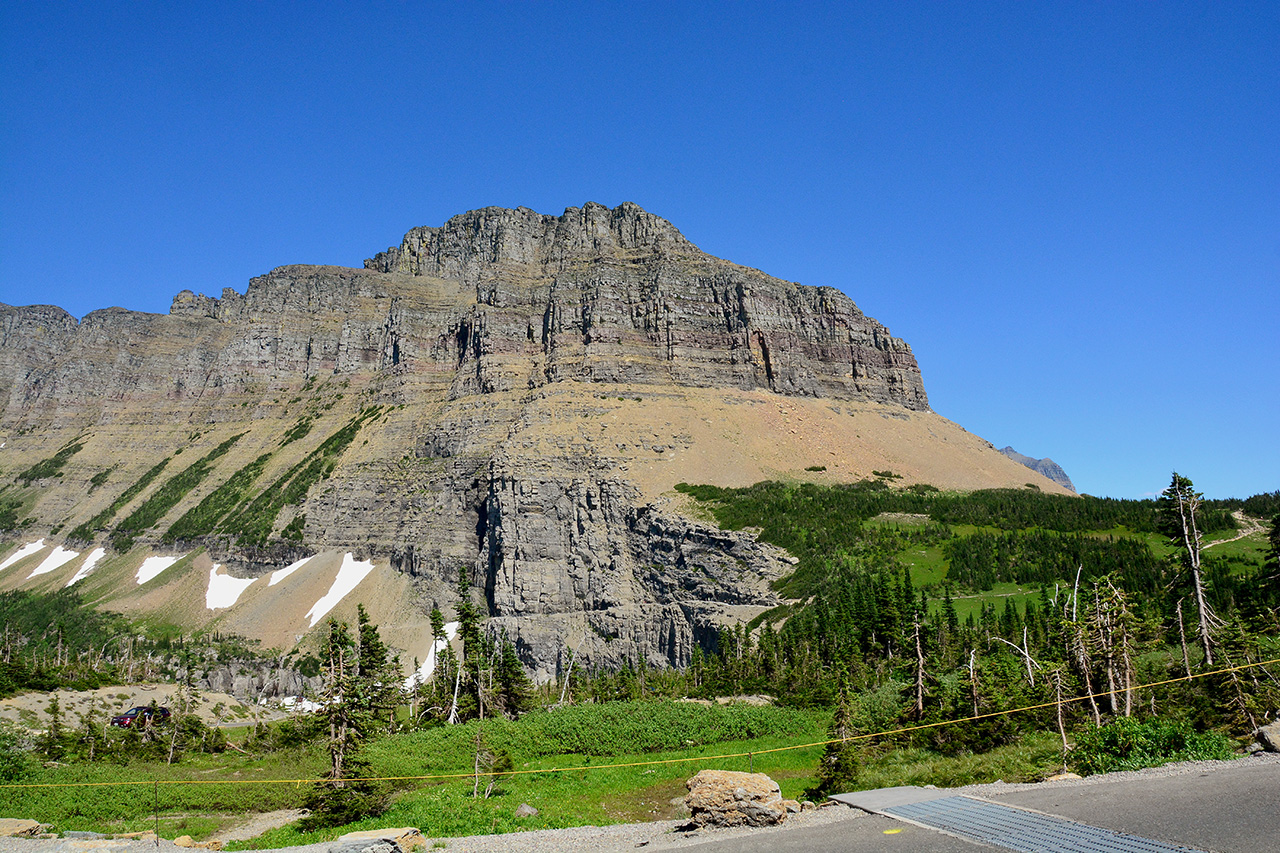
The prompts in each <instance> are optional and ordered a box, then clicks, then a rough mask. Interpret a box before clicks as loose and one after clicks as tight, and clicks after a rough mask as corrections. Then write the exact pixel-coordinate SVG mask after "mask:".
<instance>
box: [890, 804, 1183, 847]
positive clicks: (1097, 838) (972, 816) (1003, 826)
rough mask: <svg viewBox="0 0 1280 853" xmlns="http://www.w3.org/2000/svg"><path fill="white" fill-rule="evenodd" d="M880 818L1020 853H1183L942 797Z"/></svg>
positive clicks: (1079, 825) (1055, 820)
mask: <svg viewBox="0 0 1280 853" xmlns="http://www.w3.org/2000/svg"><path fill="white" fill-rule="evenodd" d="M883 813H884V814H887V815H890V816H892V817H898V818H902V819H904V820H909V821H911V822H912V823H916V824H919V825H921V826H927V827H929V828H931V829H940V830H943V831H944V832H949V833H952V834H953V835H958V836H960V837H962V838H967V839H970V840H972V841H980V842H983V843H986V844H991V845H994V846H996V847H1005V848H1007V849H1010V850H1017V851H1021V853H1188V851H1192V848H1190V847H1178V846H1177V845H1172V844H1165V843H1163V842H1160V841H1153V840H1151V839H1149V838H1141V837H1139V836H1136V835H1126V834H1124V833H1122V832H1112V831H1111V830H1109V829H1100V828H1099V827H1096V826H1089V825H1087V824H1083V823H1076V822H1075V821H1071V820H1067V819H1065V818H1060V817H1054V816H1053V815H1046V814H1041V813H1039V812H1032V811H1026V810H1024V809H1018V808H1013V807H1012V806H1006V805H1001V804H999V803H990V802H987V801H986V800H978V799H974V798H973V797H946V798H944V799H938V800H930V801H928V802H922V803H905V804H903V805H895V806H889V807H887V808H885V809H883Z"/></svg>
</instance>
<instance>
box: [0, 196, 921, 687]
mask: <svg viewBox="0 0 1280 853" xmlns="http://www.w3.org/2000/svg"><path fill="white" fill-rule="evenodd" d="M0 336H2V337H0V433H2V435H0V438H2V439H6V440H7V441H8V447H7V449H5V450H2V451H0V453H5V454H8V455H7V456H5V457H3V458H2V459H0V469H2V470H3V472H4V474H3V476H4V478H5V479H6V480H12V479H13V476H14V474H15V472H17V471H19V470H21V469H23V468H26V467H28V466H30V465H31V464H33V463H34V462H36V461H39V460H41V459H44V458H47V457H49V456H51V455H52V454H53V453H54V452H55V451H57V450H58V449H59V448H61V447H64V446H67V445H68V443H69V442H71V441H73V440H74V441H77V442H79V443H80V444H81V445H82V448H81V449H78V450H76V451H75V453H74V454H73V455H72V456H70V457H69V460H70V461H68V462H67V463H66V465H65V468H63V469H61V470H60V472H59V473H58V475H57V476H56V477H49V478H46V479H45V480H43V481H40V482H37V483H36V484H35V485H34V486H33V487H32V488H33V489H34V492H33V494H34V498H33V502H32V503H31V510H30V519H31V521H30V524H32V525H34V527H33V528H32V529H43V530H45V531H47V532H50V533H52V532H53V531H55V530H72V529H73V528H76V526H77V525H81V524H84V523H85V522H87V521H89V520H90V519H91V518H95V517H97V514H99V513H100V512H102V511H104V509H105V510H107V511H108V516H107V520H106V521H105V522H104V521H101V520H98V521H96V522H95V523H96V524H97V525H98V527H97V528H96V529H95V530H94V531H93V536H94V537H95V538H96V539H98V540H99V541H100V542H101V541H104V540H105V538H106V535H107V534H108V533H109V532H110V530H111V528H112V525H113V524H115V523H118V522H119V521H120V519H121V518H123V517H124V516H125V515H126V514H128V512H130V511H131V509H133V508H136V507H137V506H138V504H139V502H141V501H144V500H146V499H147V497H148V496H149V495H150V494H152V493H153V492H154V490H155V489H156V488H158V487H159V484H160V482H162V480H160V481H157V482H156V483H155V484H154V485H152V486H151V487H149V488H146V489H143V490H142V491H141V492H140V493H138V494H137V495H136V496H135V497H132V498H130V499H129V500H127V501H126V502H125V504H124V505H123V506H121V507H118V508H117V509H115V510H111V506H110V505H111V502H112V501H113V500H114V499H116V498H118V497H120V496H122V495H125V494H126V489H127V488H128V487H129V486H130V485H131V484H133V483H135V482H137V481H138V480H139V478H140V477H141V476H142V474H143V473H144V472H146V471H148V470H149V469H151V468H152V467H153V466H155V465H156V464H157V463H158V462H160V461H163V460H166V459H168V460H170V461H169V462H168V465H169V466H170V467H169V468H168V469H167V472H168V473H166V475H165V476H168V475H169V473H175V472H177V471H180V470H182V469H183V468H184V467H186V466H187V465H189V464H190V463H191V462H193V461H194V460H195V459H197V458H199V457H200V456H201V455H203V454H205V453H207V452H208V451H209V449H210V448H211V447H213V446H214V445H216V444H218V442H220V441H224V440H226V439H228V438H230V437H232V436H236V435H239V436H242V437H241V438H239V439H238V441H237V442H236V443H235V445H234V448H233V449H232V450H231V451H229V452H227V453H226V454H225V456H221V457H219V458H218V460H217V462H216V464H215V465H214V466H213V469H212V474H210V475H209V476H208V478H207V480H203V481H201V482H200V483H198V484H197V485H196V486H195V487H194V488H193V489H192V491H191V492H190V494H189V496H187V497H185V498H183V499H182V500H181V501H180V502H179V503H178V504H176V505H175V506H174V507H173V508H172V509H171V510H169V511H168V513H167V514H166V515H165V516H164V517H163V518H162V519H161V520H160V521H159V522H157V523H156V524H155V526H154V527H152V528H150V529H149V530H146V531H143V532H142V533H141V534H140V535H139V541H141V542H144V543H153V544H154V543H159V542H160V541H161V539H162V537H163V536H164V534H165V532H166V530H168V528H169V526H170V525H172V524H173V522H174V521H175V520H176V519H177V518H178V516H180V515H182V514H183V513H185V512H187V511H189V510H191V509H192V508H193V507H195V506H196V504H198V503H199V502H200V501H202V500H204V499H205V498H208V497H209V496H210V494H211V493H212V492H213V491H214V490H215V489H217V488H218V487H219V486H221V485H222V484H224V483H226V482H227V481H229V480H231V479H232V477H233V475H235V474H236V473H237V472H248V473H242V474H241V476H242V477H247V478H249V480H250V482H251V485H250V486H249V487H248V488H247V489H246V490H245V491H244V492H243V497H242V498H240V499H239V500H240V501H241V502H240V504H239V506H240V509H241V510H243V509H244V508H245V507H247V506H249V502H250V501H252V500H254V498H255V496H258V495H262V494H265V493H267V492H269V491H270V490H271V489H272V488H275V486H273V484H275V483H280V484H283V483H285V482H287V481H288V478H289V477H293V476H294V475H295V473H296V471H298V470H301V468H300V467H299V466H302V467H305V465H304V463H306V464H312V463H308V462H307V460H308V459H315V458H318V457H316V456H315V454H321V455H323V451H324V447H325V446H326V445H325V444H324V443H325V441H326V440H328V439H329V437H330V436H336V435H337V434H338V433H339V431H340V429H341V428H342V427H343V425H344V424H349V423H351V422H352V418H354V417H356V416H357V415H358V414H359V413H361V412H367V411H370V410H371V409H376V411H377V412H378V413H379V414H378V417H377V418H374V419H372V420H368V421H362V422H361V424H360V425H358V434H357V435H356V436H355V438H354V439H352V440H351V441H350V443H349V444H345V445H343V448H344V449H342V450H341V452H339V453H338V454H337V455H336V456H334V457H333V458H329V457H324V459H326V460H327V461H326V462H325V463H324V464H325V466H327V467H323V469H322V470H321V469H317V470H320V471H321V476H319V477H318V479H316V480H314V482H311V484H310V485H308V486H307V487H306V488H303V490H302V493H301V494H300V495H299V494H293V495H291V496H290V497H289V498H288V499H287V501H288V502H287V503H285V505H284V509H283V510H281V509H279V508H278V507H277V508H276V509H274V510H272V512H273V513H274V514H272V515H270V516H269V517H267V518H266V519H265V521H264V523H265V524H266V527H267V528H268V529H269V531H270V532H269V534H267V538H266V541H265V542H258V543H256V544H253V545H252V547H251V546H250V545H249V544H246V542H245V541H244V539H243V537H242V536H240V537H238V536H237V535H235V534H227V533H223V532H220V531H222V530H224V529H226V528H225V526H224V528H218V527H217V526H216V525H215V526H213V527H210V528H209V535H208V536H207V537H205V538H204V539H203V540H201V541H197V542H193V543H189V544H193V545H196V544H204V545H206V546H208V547H209V548H210V550H211V553H213V554H214V555H215V556H216V557H217V558H218V559H220V560H227V561H230V562H232V563H234V564H236V565H237V566H238V567H239V568H241V569H244V570H248V571H251V572H253V571H256V572H262V571H265V570H267V569H269V568H275V567H278V563H279V562H281V561H283V560H285V559H286V558H288V559H292V558H293V557H294V556H296V555H297V554H298V553H299V552H305V551H315V550H320V549H340V548H345V549H352V550H355V551H358V552H359V553H360V554H362V555H369V556H373V557H380V558H383V559H386V560H388V561H389V562H390V563H391V565H393V566H394V567H395V568H397V569H399V570H400V571H402V572H404V573H406V574H407V575H409V576H410V577H412V578H413V579H414V582H415V584H416V587H417V589H418V591H419V594H420V601H419V602H417V603H415V604H414V605H413V606H414V607H419V606H420V607H421V609H423V610H425V609H429V607H430V603H431V602H432V601H438V602H439V603H441V604H442V605H443V606H445V607H446V608H447V607H448V605H449V603H450V602H451V601H452V600H453V596H454V594H455V593H454V591H453V585H454V584H455V583H456V579H457V577H458V569H459V568H460V567H463V566H465V567H468V568H469V570H470V571H469V574H470V577H471V578H473V579H474V580H475V582H476V584H477V587H476V589H475V591H474V593H475V595H476V597H477V600H479V597H480V596H481V595H483V598H484V599H485V601H486V602H487V604H488V610H489V614H490V617H491V627H492V629H493V630H495V631H497V630H505V631H507V633H508V634H509V636H511V637H512V638H513V639H515V640H516V642H517V647H518V649H519V650H520V652H521V654H522V655H523V657H524V659H525V661H526V662H527V663H528V664H529V665H530V666H531V667H532V668H534V670H535V672H536V673H537V674H538V675H539V676H540V677H544V678H545V677H550V676H552V675H555V674H556V673H557V672H560V673H562V672H563V670H564V668H565V667H566V666H567V665H568V660H569V657H570V656H577V659H578V660H581V661H583V662H584V663H587V664H592V663H594V664H599V665H609V664H614V663H618V662H620V661H622V660H623V659H629V660H632V661H639V660H646V659H647V660H650V661H653V662H655V663H657V662H667V663H671V664H675V665H682V664H684V663H686V662H687V661H688V659H689V657H690V655H691V654H692V650H693V649H694V648H695V647H696V646H698V645H704V646H708V645H710V644H712V643H713V642H714V632H715V630H716V627H717V625H719V624H722V623H723V622H725V621H732V620H733V619H735V618H737V617H738V616H741V615H742V614H743V613H755V612H759V610H760V609H762V608H765V607H768V606H771V605H773V604H775V603H776V599H775V597H774V595H773V593H772V592H771V591H770V588H769V582H770V581H771V580H773V579H776V578H777V577H778V576H779V575H781V574H782V573H783V572H784V570H786V569H787V568H788V567H787V565H786V563H785V562H783V561H781V560H780V559H779V555H778V554H775V553H773V551H772V550H771V549H769V548H767V547H764V546H761V545H760V544H758V543H756V542H755V541H754V539H753V538H752V537H751V536H750V535H747V534H740V533H726V532H722V531H719V530H717V529H715V528H713V527H710V526H708V525H705V524H702V523H699V522H694V521H691V520H689V519H686V518H684V517H682V516H680V515H679V514H678V513H676V512H674V511H673V510H670V509H667V508H664V507H661V506H658V505H655V504H651V503H650V502H649V501H648V500H646V499H644V498H642V497H641V490H640V488H639V487H638V486H637V485H636V481H635V480H634V479H633V476H632V473H634V472H636V471H637V470H642V468H643V466H644V465H648V464H650V463H651V462H652V461H653V460H654V459H663V460H669V459H672V458H675V456H676V454H677V452H683V451H684V450H685V449H687V448H688V447H690V446H691V441H692V439H690V438H689V437H688V436H683V437H681V436H680V435H675V434H674V433H676V432H678V430H677V429H676V428H675V427H673V426H672V425H671V424H669V423H667V424H665V426H664V425H663V422H662V416H661V415H655V416H654V419H653V421H654V423H655V424H656V426H655V428H654V432H653V437H651V436H649V435H647V434H630V433H629V432H628V431H627V430H629V429H632V428H631V427H626V426H615V425H614V424H615V423H618V424H622V423H624V421H620V420H618V419H619V417H621V416H623V415H627V416H628V417H632V415H633V414H634V413H631V414H628V410H627V409H626V408H625V407H627V406H632V405H633V402H634V406H635V407H636V408H637V409H638V408H640V407H647V406H656V405H660V404H661V403H660V401H661V400H663V399H666V398H668V397H671V396H672V395H677V394H678V393H683V392H681V391H680V389H723V390H724V391H725V392H726V393H728V392H733V393H737V392H742V393H744V394H756V395H759V394H764V395H767V396H772V395H780V396H782V397H798V398H811V399H819V398H820V399H827V400H831V401H844V402H856V403H865V404H879V405H883V406H888V407H890V408H891V409H892V410H893V411H900V412H904V413H921V414H922V416H923V415H925V414H928V399H927V397H926V395H925V391H924V387H923V384H922V382H921V377H920V371H919V368H918V366H917V365H916V361H915V358H914V357H913V356H912V354H911V350H910V348H909V347H908V346H907V344H906V343H904V342H903V341H901V340H899V339H897V338H894V337H892V336H891V335H890V334H889V331H888V330H887V329H886V328H885V327H884V326H882V325H881V324H879V323H877V322H876V321H875V320H872V319H871V318H868V317H866V316H865V315H863V314H862V312H861V311H859V310H858V308H857V306H856V305H855V304H854V303H853V301H852V300H850V299H849V298H848V297H847V296H845V295H844V294H842V293H840V292H839V291H836V290H833V289H831V288H822V287H805V286H801V285H797V284H794V283H791V282H787V281H782V280H779V279H776V278H772V277H770V276H767V275H765V274H764V273H761V272H759V271H757V270H753V269H748V268H745V267H741V266H737V265H735V264H732V263H730V262H728V261H723V260H720V259H718V258H713V257H711V256H709V255H707V254H705V253H703V252H701V251H700V250H698V249H697V248H696V247H695V246H694V245H693V244H692V243H690V242H689V241H688V240H686V239H685V238H684V237H683V236H682V235H681V234H680V232H679V231H677V230H676V229H675V227H673V226H672V225H671V224H670V223H668V222H667V221H666V220H663V219H661V218H660V217H657V216H654V215H652V214H649V213H646V212H645V211H643V210H641V209H640V208H639V207H637V206H635V205H633V204H623V205H621V206H619V207H617V208H614V209H608V208H606V207H603V206H601V205H597V204H587V205H585V206H583V207H581V208H569V209H567V210H566V211H565V212H564V213H563V214H562V215H560V216H548V215H542V214H538V213H535V212H534V211H531V210H528V209H525V208H521V209H518V210H505V209H500V208H485V209H483V210H477V211H472V212H470V213H466V214H463V215H461V216H456V217H454V218H452V219H450V220H449V221H448V222H446V223H445V224H444V225H443V226H441V227H439V228H415V229H413V230H411V231H409V232H408V233H407V234H406V235H405V236H404V239H403V240H402V241H401V243H400V245H399V246H397V247H392V248H390V249H388V250H387V251H385V252H382V253H379V254H377V255H376V256H375V257H373V258H372V259H370V260H368V261H366V262H365V268H364V269H350V268H344V267H322V266H286V267H280V268H278V269H276V270H273V271H271V272H270V273H268V274H267V275H264V276H260V277H257V278H254V279H253V280H252V281H250V283H249V286H248V289H247V291H246V293H245V294H244V295H241V294H239V293H237V292H236V291H234V290H230V289H228V290H224V291H223V293H222V296H221V297H220V298H213V297H209V296H203V295H198V294H194V293H192V292H190V291H183V292H181V293H179V294H178V295H177V296H176V297H175V298H174V301H173V307H172V308H171V310H170V313H169V314H167V315H154V314H141V313H137V312H131V311H125V310H122V309H118V308H110V309H105V310H102V311H95V312H93V313H91V314H89V315H87V316H86V317H84V318H83V319H82V320H80V321H79V322H77V321H76V320H75V319H74V318H73V317H71V316H70V315H69V314H67V313H66V312H65V311H62V310H61V309H58V308H53V307H49V306H29V307H26V308H13V307H9V306H0ZM743 399H744V400H745V399H746V398H743ZM755 399H756V398H752V400H755ZM642 400H643V402H642ZM929 416H930V417H932V415H929ZM634 422H635V418H634V417H632V421H625V423H634ZM668 427H669V428H670V429H669V430H668V433H670V434H664V435H663V436H662V437H661V438H658V437H657V436H658V432H657V429H659V428H662V429H667V428H668ZM794 431H795V430H794V429H793V430H792V432H794ZM735 440H736V439H735ZM186 448H191V450H190V455H183V456H179V455H177V454H179V453H181V452H182V451H183V450H184V449H186ZM308 454H312V455H310V456H309V455H308ZM255 460H257V464H258V467H257V468H254V467H253V464H252V463H254V462H255ZM315 464H320V463H315ZM668 464H670V463H668ZM628 466H631V468H630V471H631V472H632V473H628ZM281 478H284V479H281ZM279 488H281V489H283V488H284V486H283V485H280V486H279ZM234 506H236V504H234V503H233V504H231V507H234ZM227 511H229V510H224V511H223V512H224V513H225V512H227ZM238 511H239V510H238ZM112 513H114V515H113V514H112ZM222 517H223V516H217V517H216V518H222ZM290 521H294V522H295V524H294V528H291V531H292V532H291V533H290V535H289V537H286V536H285V535H284V533H285V531H284V528H285V526H286V524H288V523H289V522H290ZM299 530H300V534H301V536H302V539H301V540H298V539H297V536H298V533H299ZM82 544H86V543H82Z"/></svg>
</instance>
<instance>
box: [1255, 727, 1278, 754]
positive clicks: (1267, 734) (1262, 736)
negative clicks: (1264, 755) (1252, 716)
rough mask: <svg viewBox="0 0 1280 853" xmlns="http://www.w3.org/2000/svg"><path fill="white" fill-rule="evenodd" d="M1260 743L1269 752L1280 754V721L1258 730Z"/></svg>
mask: <svg viewBox="0 0 1280 853" xmlns="http://www.w3.org/2000/svg"><path fill="white" fill-rule="evenodd" d="M1258 742H1259V743H1261V744H1262V746H1263V747H1264V748H1265V749H1266V750H1267V752H1280V720H1277V721H1276V722H1274V723H1271V724H1270V725H1266V726H1263V727H1262V728H1260V729H1258Z"/></svg>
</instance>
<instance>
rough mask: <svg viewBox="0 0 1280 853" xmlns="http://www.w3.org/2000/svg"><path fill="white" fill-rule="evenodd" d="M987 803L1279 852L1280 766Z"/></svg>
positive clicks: (1243, 851)
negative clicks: (1005, 804) (1022, 807)
mask: <svg viewBox="0 0 1280 853" xmlns="http://www.w3.org/2000/svg"><path fill="white" fill-rule="evenodd" d="M987 799H989V800H992V801H994V802H997V803H1007V804H1009V805H1011V806H1024V807H1026V808H1031V809H1035V810H1037V811H1042V812H1048V813H1050V814H1055V815H1059V816H1060V817H1066V818H1070V819H1072V820H1078V821H1080V822H1081V823H1088V824H1092V825H1094V826H1101V827H1105V828H1106V829H1114V830H1116V831H1118V832H1127V833H1130V834H1131V835H1141V836H1143V837H1145V838H1154V839H1156V840H1157V841H1166V842H1169V843H1173V844H1182V845H1184V846H1187V847H1196V848H1199V849H1201V850H1212V851H1214V852H1215V853H1219V852H1220V853H1280V764H1269V765H1254V766H1252V767H1239V768H1232V769H1229V770H1218V771H1215V772H1210V773H1187V774H1183V775H1179V776H1165V777H1157V778H1153V779H1145V780H1142V781H1141V782H1137V781H1134V782H1116V783H1106V782H1100V783H1098V784H1094V785H1079V786H1074V787H1066V786H1063V787H1051V786H1044V787H1043V788H1042V789H1041V790H1031V791H1019V792H1017V793H1012V794H1005V795H999V794H997V795H994V796H993V795H990V794H988V795H987Z"/></svg>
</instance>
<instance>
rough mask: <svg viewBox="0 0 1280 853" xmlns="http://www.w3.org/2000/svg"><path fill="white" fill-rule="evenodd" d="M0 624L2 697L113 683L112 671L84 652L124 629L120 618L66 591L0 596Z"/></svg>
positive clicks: (11, 593)
mask: <svg viewBox="0 0 1280 853" xmlns="http://www.w3.org/2000/svg"><path fill="white" fill-rule="evenodd" d="M0 625H3V626H4V629H3V630H4V633H3V647H2V648H0V653H2V659H0V696H12V695H13V694H14V693H18V692H20V691H22V690H46V691H47V690H54V689H58V688H66V689H73V690H87V689H93V688H96V687H100V686H102V685H103V684H110V683H112V680H113V679H112V671H111V670H110V669H109V668H108V667H105V666H103V665H102V661H101V659H100V658H99V659H98V660H96V661H95V660H93V659H91V658H90V657H89V656H88V655H87V654H85V653H88V652H89V651H90V650H94V649H99V648H101V647H102V645H103V644H104V643H107V642H109V641H110V640H111V639H112V638H113V637H116V636H118V635H120V634H122V633H124V632H126V631H127V630H128V626H127V625H126V624H125V622H124V619H123V618H122V617H120V616H118V615H116V614H114V613H103V612H99V611H97V610H94V609H93V608H92V607H89V606H87V605H85V604H84V603H83V602H82V601H81V600H80V597H79V596H78V595H76V593H75V592H73V591H72V590H69V589H63V590H59V591H58V592H55V593H52V594H49V595H40V594H37V593H31V592H24V591H22V590H12V591H10V592H4V593H0Z"/></svg>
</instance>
